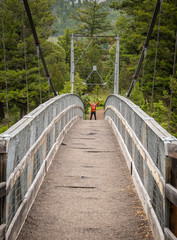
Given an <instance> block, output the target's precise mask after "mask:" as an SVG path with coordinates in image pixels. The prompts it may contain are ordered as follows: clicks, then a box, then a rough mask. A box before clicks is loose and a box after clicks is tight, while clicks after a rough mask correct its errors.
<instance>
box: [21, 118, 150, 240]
mask: <svg viewBox="0 0 177 240" xmlns="http://www.w3.org/2000/svg"><path fill="white" fill-rule="evenodd" d="M23 239H24V240H44V239H45V240H47V239H49V240H114V239H126V240H127V239H131V240H132V239H137V240H140V239H153V237H152V233H151V231H150V229H149V226H148V221H147V219H146V216H145V214H144V211H143V209H142V206H141V204H140V201H139V199H138V196H137V193H136V190H135V188H134V186H133V182H132V180H131V176H130V173H129V171H128V168H127V166H126V162H125V159H124V156H123V154H122V152H121V150H120V147H119V145H118V143H117V141H116V138H115V136H114V133H113V131H112V129H111V127H110V125H109V124H108V123H107V122H106V121H104V120H97V121H84V120H80V121H78V122H77V123H76V124H75V125H74V126H73V127H72V128H71V129H70V130H69V132H68V133H67V135H66V137H65V139H64V141H63V143H62V145H61V147H60V148H59V151H58V153H57V155H56V157H55V159H54V160H53V163H52V165H51V167H50V170H49V172H48V175H47V176H46V178H45V180H44V182H43V185H42V186H41V189H40V191H39V193H38V196H37V198H36V200H35V203H34V205H33V207H32V209H31V211H30V213H29V216H28V217H27V219H26V222H25V225H24V227H23V229H22V231H21V233H20V235H19V237H18V240H23Z"/></svg>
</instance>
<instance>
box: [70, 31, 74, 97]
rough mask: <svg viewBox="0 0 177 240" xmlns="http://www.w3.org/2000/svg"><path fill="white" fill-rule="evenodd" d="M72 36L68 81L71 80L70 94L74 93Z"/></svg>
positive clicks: (72, 38) (72, 40)
mask: <svg viewBox="0 0 177 240" xmlns="http://www.w3.org/2000/svg"><path fill="white" fill-rule="evenodd" d="M74 71H75V69H74V35H73V34H72V37H71V67H70V79H71V93H74Z"/></svg>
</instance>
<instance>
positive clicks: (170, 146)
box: [167, 143, 177, 159]
mask: <svg viewBox="0 0 177 240" xmlns="http://www.w3.org/2000/svg"><path fill="white" fill-rule="evenodd" d="M167 156H169V157H172V158H176V159H177V143H167Z"/></svg>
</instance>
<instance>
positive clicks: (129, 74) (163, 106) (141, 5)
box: [111, 0, 177, 134]
mask: <svg viewBox="0 0 177 240" xmlns="http://www.w3.org/2000/svg"><path fill="white" fill-rule="evenodd" d="M155 4H156V1H151V0H142V1H134V0H123V1H122V2H121V3H120V4H117V2H114V3H113V4H111V7H112V8H114V9H117V10H118V11H119V17H118V20H117V23H116V29H115V30H116V33H118V34H120V46H121V53H120V62H121V71H120V87H121V93H122V94H125V93H126V92H127V91H128V88H129V86H130V82H131V81H132V79H133V74H134V73H135V69H136V66H137V64H138V60H139V57H140V54H141V50H142V47H143V43H144V41H145V38H146V34H147V31H148V28H149V24H150V22H151V19H152V14H153V12H154V9H155ZM176 23H177V2H176V1H175V0H169V1H163V4H162V9H161V18H160V25H159V16H158V18H157V20H156V24H155V27H154V30H153V33H152V37H151V41H150V45H149V48H148V52H147V56H146V60H145V68H144V75H143V71H142V69H141V73H140V75H139V79H138V81H139V83H137V84H136V89H135V93H132V96H131V99H132V100H134V101H135V103H136V104H138V105H140V96H142V97H141V107H142V108H143V109H144V110H145V111H147V113H149V114H150V108H151V103H153V104H152V108H151V111H152V117H154V118H155V119H156V120H157V121H158V122H159V123H160V124H161V125H162V126H163V127H165V128H166V129H167V130H168V129H169V130H170V131H171V132H172V133H173V134H175V133H176V129H177V108H176V102H177V98H176V96H177V95H176V94H175V93H176V91H177V83H176V74H175V79H174V84H173V87H174V90H173V91H174V92H173V103H172V117H171V122H170V128H168V125H169V117H168V116H169V106H170V97H171V83H172V73H173V59H174V51H175V35H176V30H177V25H176ZM158 27H159V29H160V31H159V36H160V37H159V42H157V32H158ZM157 46H158V48H157ZM156 50H157V66H156V68H154V65H155V55H156ZM154 71H155V72H154ZM142 77H143V85H142ZM153 78H154V80H155V81H154V94H153V95H152V89H153ZM141 88H142V94H141ZM152 98H153V99H152Z"/></svg>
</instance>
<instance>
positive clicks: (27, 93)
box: [22, 5, 29, 113]
mask: <svg viewBox="0 0 177 240" xmlns="http://www.w3.org/2000/svg"><path fill="white" fill-rule="evenodd" d="M22 19H23V43H24V58H25V77H26V98H27V113H29V92H28V68H27V56H26V33H25V20H24V11H23V5H22Z"/></svg>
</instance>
